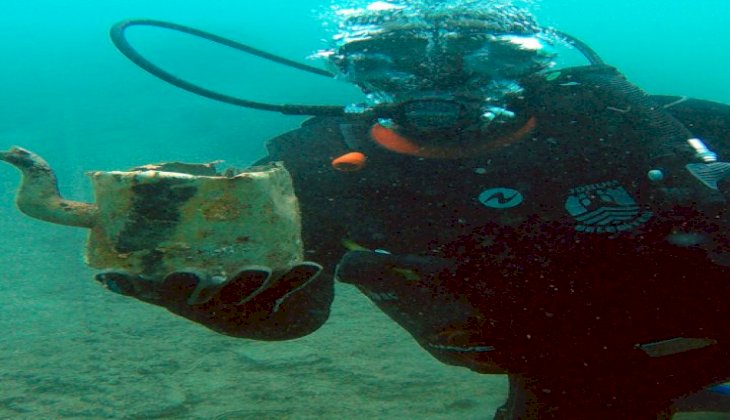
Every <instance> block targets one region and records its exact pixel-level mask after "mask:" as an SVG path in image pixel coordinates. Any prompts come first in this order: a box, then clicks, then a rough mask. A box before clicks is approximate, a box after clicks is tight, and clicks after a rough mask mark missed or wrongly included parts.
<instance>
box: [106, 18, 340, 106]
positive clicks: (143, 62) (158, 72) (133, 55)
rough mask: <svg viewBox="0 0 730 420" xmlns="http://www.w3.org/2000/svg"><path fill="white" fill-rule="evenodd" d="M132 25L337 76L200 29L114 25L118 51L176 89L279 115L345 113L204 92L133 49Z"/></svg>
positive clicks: (112, 32) (139, 22) (142, 21)
mask: <svg viewBox="0 0 730 420" xmlns="http://www.w3.org/2000/svg"><path fill="white" fill-rule="evenodd" d="M132 26H155V27H158V28H164V29H170V30H173V31H178V32H182V33H185V34H189V35H192V36H196V37H199V38H203V39H206V40H208V41H212V42H215V43H218V44H221V45H225V46H227V47H230V48H233V49H236V50H239V51H242V52H245V53H247V54H252V55H255V56H257V57H260V58H263V59H265V60H269V61H273V62H275V63H279V64H282V65H285V66H289V67H293V68H296V69H299V70H303V71H306V72H309V73H313V74H316V75H319V76H325V77H330V78H332V77H334V75H333V74H332V73H330V72H328V71H326V70H322V69H318V68H316V67H312V66H308V65H306V64H302V63H298V62H296V61H292V60H289V59H286V58H283V57H279V56H277V55H274V54H271V53H268V52H266V51H262V50H259V49H256V48H253V47H250V46H248V45H245V44H241V43H239V42H236V41H233V40H230V39H227V38H223V37H220V36H218V35H214V34H211V33H208V32H204V31H201V30H199V29H195V28H191V27H188V26H184V25H178V24H176V23H170V22H164V21H159V20H151V19H134V20H125V21H122V22H119V23H117V24H116V25H114V26H112V28H111V30H110V33H109V35H110V36H111V39H112V42H113V43H114V45H115V46H116V47H117V49H119V51H120V52H121V53H122V54H124V55H125V56H126V57H127V58H129V59H130V60H131V61H132V62H133V63H134V64H136V65H138V66H139V67H141V68H142V69H144V70H146V71H147V72H149V73H150V74H152V75H154V76H156V77H158V78H160V79H162V80H164V81H165V82H167V83H170V84H172V85H174V86H177V87H179V88H181V89H185V90H187V91H189V92H192V93H195V94H197V95H200V96H204V97H206V98H210V99H214V100H216V101H220V102H225V103H228V104H231V105H237V106H242V107H245V108H252V109H259V110H262V111H274V112H280V113H282V114H285V115H321V116H340V115H343V114H344V109H343V107H342V106H339V105H335V106H328V105H278V104H267V103H262V102H255V101H250V100H247V99H242V98H236V97H233V96H229V95H225V94H222V93H219V92H215V91H212V90H209V89H205V88H203V87H201V86H198V85H195V84H193V83H190V82H187V81H185V80H182V79H180V78H179V77H177V76H175V75H173V74H172V73H169V72H167V71H165V70H163V69H162V68H160V67H158V66H157V65H155V64H153V63H152V62H150V61H149V60H147V59H146V58H145V57H143V56H142V55H141V54H140V53H139V52H137V50H135V49H134V47H132V45H131V44H130V43H129V41H128V40H127V38H126V36H125V31H126V30H127V29H128V28H129V27H132Z"/></svg>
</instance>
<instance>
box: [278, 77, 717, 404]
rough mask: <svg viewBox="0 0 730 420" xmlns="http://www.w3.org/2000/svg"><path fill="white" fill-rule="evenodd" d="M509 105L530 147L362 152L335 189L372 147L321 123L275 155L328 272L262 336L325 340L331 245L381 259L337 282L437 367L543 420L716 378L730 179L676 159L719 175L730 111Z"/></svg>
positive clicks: (700, 105) (664, 100)
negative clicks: (707, 154)
mask: <svg viewBox="0 0 730 420" xmlns="http://www.w3.org/2000/svg"><path fill="white" fill-rule="evenodd" d="M666 105H670V106H666ZM523 106H524V109H522V110H521V112H523V113H524V112H526V113H527V114H529V115H530V116H532V117H534V118H535V119H536V122H537V125H536V128H535V129H534V130H533V131H532V132H531V133H530V134H529V135H528V136H526V137H525V138H523V139H522V140H520V141H518V142H515V143H513V144H511V145H508V146H504V147H501V148H499V149H496V150H492V151H489V152H488V153H485V154H483V155H475V156H473V157H469V158H462V159H428V158H418V157H412V156H406V155H401V154H397V153H393V152H389V151H387V150H384V149H381V148H379V147H378V146H377V145H375V144H373V143H372V142H368V141H364V142H363V141H360V142H357V143H358V144H359V145H360V146H362V147H363V148H365V149H366V150H361V151H363V152H365V153H366V155H367V156H368V161H367V164H366V166H365V167H364V168H363V169H362V170H360V171H356V172H341V171H337V170H335V169H333V168H332V166H331V161H332V159H333V158H335V157H337V156H339V155H341V154H343V153H346V152H348V151H351V150H352V148H351V146H352V137H353V136H355V137H357V138H358V139H365V140H367V136H368V132H367V130H366V129H365V128H363V127H359V126H351V125H348V123H347V122H346V121H344V120H340V119H335V118H316V119H312V120H310V121H308V122H306V123H305V124H304V125H303V127H301V128H300V129H298V130H296V131H293V132H290V133H287V134H284V135H282V136H279V137H277V138H275V139H273V140H271V141H270V143H269V145H268V147H269V151H270V155H269V156H268V157H267V158H266V159H264V160H282V161H284V163H285V165H286V167H287V168H288V169H289V171H290V172H291V174H292V176H293V179H294V183H295V189H296V191H297V194H298V197H299V199H300V203H301V209H302V218H303V228H304V231H303V234H304V243H305V249H306V259H308V260H311V261H316V262H319V263H321V264H323V265H324V266H325V269H326V273H325V275H323V276H321V277H320V278H319V279H318V280H317V283H316V284H313V285H312V286H311V288H310V289H309V290H305V291H303V292H302V294H303V295H302V296H301V297H299V299H298V300H299V303H298V304H296V305H294V306H292V308H297V309H291V310H289V309H288V308H287V311H285V312H284V313H282V314H279V315H278V316H280V317H282V318H281V319H279V321H277V324H278V325H284V324H286V320H285V318H286V317H287V316H291V317H292V318H297V319H298V325H300V326H301V331H302V332H308V331H311V330H312V329H314V328H316V327H318V326H319V325H320V324H321V323H322V322H324V320H325V319H326V316H327V307H328V305H329V303H330V299H331V295H332V278H333V271H334V269H335V267H336V264H337V263H338V261H340V259H341V258H342V257H343V255H344V254H345V253H346V252H347V249H346V248H345V247H344V246H343V240H346V241H347V243H357V244H358V245H361V246H363V247H366V248H368V249H373V250H375V249H382V250H386V251H388V252H389V253H391V255H387V254H382V253H380V254H373V253H369V254H367V255H365V254H364V253H361V254H359V255H360V257H358V256H357V255H355V256H352V255H353V254H350V257H349V260H347V259H346V261H344V262H343V264H345V265H346V267H344V271H345V272H346V273H344V274H343V273H340V277H342V280H343V281H346V282H349V283H353V284H355V285H356V286H357V287H358V288H360V289H361V290H362V291H363V292H365V293H366V294H367V295H368V296H369V297H370V298H371V299H372V300H373V301H374V302H375V303H376V304H377V305H378V306H379V307H380V308H381V309H383V310H384V311H385V312H386V313H387V314H388V315H389V316H390V317H391V318H393V319H394V320H395V321H396V322H398V323H399V324H400V325H402V326H403V327H404V328H405V329H407V330H408V331H409V332H410V333H411V334H412V335H413V336H414V337H415V339H416V340H418V342H419V343H420V344H421V345H422V346H423V347H424V348H425V349H426V350H428V351H429V352H431V353H432V354H433V355H434V356H436V357H437V358H438V359H440V360H442V361H444V362H446V363H451V364H457V365H464V366H467V367H470V368H472V369H474V370H476V371H480V372H499V371H508V372H510V373H512V374H515V375H516V376H515V377H516V378H518V380H519V384H520V385H521V386H522V387H523V388H524V390H525V391H526V393H527V396H528V399H530V400H532V403H528V408H527V410H528V412H530V413H532V414H537V415H539V416H540V418H551V417H556V418H602V417H606V418H609V417H611V418H643V417H644V416H646V417H647V418H649V417H651V416H652V413H654V414H655V413H656V412H658V411H660V410H662V409H664V408H666V406H667V404H668V401H670V400H671V399H673V398H676V397H679V396H680V395H682V394H684V393H687V392H691V391H692V390H695V389H700V388H702V387H703V386H706V385H708V384H710V383H713V382H716V381H719V380H722V379H724V378H727V377H730V342H729V341H728V340H730V328H729V327H728V320H730V285H729V284H728V281H730V253H728V250H729V247H730V240H729V239H728V233H727V229H728V223H729V222H728V217H729V216H728V215H727V212H726V209H727V201H726V200H727V198H726V197H727V194H728V185H726V181H725V180H724V179H723V176H724V174H725V172H724V171H725V169H724V168H723V166H722V164H720V165H714V166H705V164H704V163H702V162H701V160H699V159H698V158H696V157H695V151H694V150H693V149H691V148H690V147H689V146H688V145H687V143H686V140H687V139H689V138H691V137H699V138H702V139H703V140H704V141H705V143H706V144H707V145H708V146H709V148H710V149H712V150H714V151H715V152H717V153H718V154H719V155H720V161H722V158H723V157H724V158H729V159H730V108H729V107H727V106H724V105H719V104H715V103H710V102H705V101H697V100H684V101H682V100H680V98H677V97H648V96H647V95H645V94H644V93H642V92H641V91H639V90H638V89H637V88H635V87H633V86H632V85H630V84H629V83H627V82H626V81H625V80H624V79H623V78H622V77H621V76H620V75H619V74H617V73H616V72H615V71H614V70H613V69H611V68H607V67H586V68H577V69H568V70H564V71H562V72H559V73H555V74H553V75H551V77H549V78H541V79H540V80H538V81H535V80H533V81H532V82H530V83H528V84H527V89H526V91H525V98H524V100H523ZM343 133H344V134H343ZM486 141H488V139H487V140H486ZM687 164H695V165H700V166H695V172H697V170H700V171H702V170H703V169H707V171H705V172H706V173H709V175H707V174H705V175H704V176H705V178H706V180H707V179H709V182H710V184H712V182H714V181H717V182H718V185H717V188H712V186H711V185H710V186H708V185H706V184H705V183H703V182H702V181H701V180H700V177H702V176H701V175H694V174H693V173H691V172H690V170H688V168H687V167H686V165H687ZM703 173H704V172H703ZM707 177H709V178H707ZM713 177H714V178H713ZM727 178H728V179H730V177H727ZM406 255H411V256H410V257H408V256H406ZM414 255H418V256H420V257H415V256H414ZM363 256H364V258H361V257H363ZM401 256H404V257H401ZM363 261H364V262H363ZM379 261H380V262H381V263H380V264H378V262H379ZM368 262H372V263H373V264H368ZM302 309H305V310H307V311H310V312H309V314H308V315H305V316H304V319H305V320H306V321H303V319H302V316H303V315H302V313H298V311H300V310H302ZM290 332H291V333H293V334H295V333H296V331H293V330H290ZM627 416H628V417H627Z"/></svg>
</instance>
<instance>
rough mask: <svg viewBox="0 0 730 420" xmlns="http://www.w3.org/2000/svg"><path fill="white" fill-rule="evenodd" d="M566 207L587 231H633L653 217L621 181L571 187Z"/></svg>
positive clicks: (578, 225) (580, 228) (577, 228)
mask: <svg viewBox="0 0 730 420" xmlns="http://www.w3.org/2000/svg"><path fill="white" fill-rule="evenodd" d="M565 209H566V210H567V211H568V213H569V214H570V215H571V216H573V217H574V218H575V220H576V221H577V222H578V224H577V225H576V226H575V229H576V230H577V231H579V232H585V233H614V232H623V231H627V230H632V229H635V228H637V227H639V226H640V225H642V224H644V223H646V222H647V221H648V220H649V219H651V217H652V213H651V212H650V211H646V210H643V209H642V208H641V207H640V206H639V205H638V204H637V203H636V201H635V200H634V199H633V198H631V196H630V195H629V193H628V192H627V191H626V189H625V188H624V187H622V186H621V185H620V184H619V183H618V181H608V182H601V183H598V184H590V185H584V186H582V187H576V188H572V189H571V190H570V196H569V197H568V199H567V200H566V201H565Z"/></svg>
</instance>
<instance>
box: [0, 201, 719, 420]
mask: <svg viewBox="0 0 730 420" xmlns="http://www.w3.org/2000/svg"><path fill="white" fill-rule="evenodd" d="M4 193H6V192H4ZM3 195H4V196H7V194H3ZM3 204H4V203H3ZM0 207H1V208H0V232H2V236H0V264H1V265H2V267H3V268H4V276H3V278H2V280H0V302H2V303H1V304H0V328H1V331H2V346H0V418H13V419H15V418H18V419H38V418H69V419H74V418H89V419H95V418H140V419H142V418H144V419H148V418H170V419H315V418H316V419H341V418H350V419H376V418H377V419H491V418H492V416H493V413H494V410H495V409H496V408H497V407H498V406H499V405H501V404H502V402H503V401H504V399H505V397H506V379H505V377H504V376H501V375H479V374H476V373H473V372H470V371H468V370H466V369H463V368H457V367H451V366H445V365H443V364H441V363H439V362H438V361H436V360H434V359H433V358H431V357H430V356H429V355H428V354H427V353H426V352H425V351H424V350H422V349H421V348H419V347H418V346H417V345H416V343H415V342H414V341H413V340H412V339H411V338H410V337H409V336H408V334H406V333H405V332H404V331H403V330H401V329H400V327H398V326H397V325H396V324H395V323H393V322H391V321H390V320H389V319H388V318H387V317H386V316H385V315H383V314H382V313H381V312H379V311H378V309H377V308H376V307H375V306H374V305H372V304H371V303H370V301H369V300H368V299H367V298H365V297H364V296H363V295H361V294H360V293H359V292H357V291H356V290H355V289H354V288H352V287H350V286H348V285H343V284H339V285H337V298H336V301H335V304H334V306H333V311H332V316H331V318H330V320H329V322H328V323H327V324H326V325H325V326H324V327H322V328H321V329H320V330H319V331H317V332H316V333H314V334H312V335H310V336H308V337H304V338H301V339H298V340H293V341H288V342H274V343H270V342H257V341H251V340H244V339H236V338H230V337H225V336H222V335H219V334H216V333H213V332H211V331H208V330H207V329H205V328H203V327H201V326H198V325H196V324H193V323H191V322H188V321H186V320H184V319H182V318H179V317H176V316H173V315H171V314H169V313H168V312H166V311H165V310H164V309H161V308H157V307H154V306H151V305H147V304H143V303H140V302H137V301H135V300H133V299H129V298H125V297H122V296H118V295H115V294H112V293H110V292H108V291H106V290H104V289H103V288H102V287H100V286H99V285H97V284H95V282H94V281H92V276H93V274H94V272H93V271H92V270H90V269H88V268H86V267H85V266H84V264H83V259H82V250H83V244H84V240H85V233H84V231H83V230H80V229H73V228H67V227H60V226H52V225H48V224H45V223H42V222H37V221H34V220H29V219H26V218H22V217H20V216H19V215H18V213H17V210H15V209H14V208H12V207H9V206H8V207H4V206H3V205H2V204H0ZM675 418H682V419H716V418H728V417H719V416H716V415H698V414H692V415H690V414H685V415H679V416H676V417H675Z"/></svg>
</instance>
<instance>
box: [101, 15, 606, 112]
mask: <svg viewBox="0 0 730 420" xmlns="http://www.w3.org/2000/svg"><path fill="white" fill-rule="evenodd" d="M131 26H154V27H158V28H164V29H170V30H173V31H177V32H182V33H185V34H189V35H193V36H197V37H199V38H203V39H207V40H209V41H212V42H215V43H218V44H221V45H225V46H227V47H230V48H233V49H236V50H238V51H242V52H245V53H247V54H251V55H254V56H256V57H260V58H263V59H265V60H269V61H273V62H275V63H278V64H282V65H285V66H289V67H292V68H295V69H298V70H303V71H306V72H309V73H312V74H316V75H318V76H325V77H328V78H333V77H334V74H332V73H330V72H328V71H326V70H322V69H319V68H317V67H312V66H308V65H306V64H302V63H299V62H296V61H292V60H289V59H287V58H284V57H280V56H278V55H274V54H271V53H268V52H266V51H262V50H259V49H256V48H253V47H250V46H248V45H245V44H241V43H239V42H236V41H233V40H230V39H227V38H223V37H220V36H218V35H214V34H211V33H208V32H205V31H201V30H199V29H195V28H191V27H188V26H184V25H178V24H176V23H170V22H163V21H159V20H151V19H134V20H125V21H122V22H119V23H117V24H116V25H114V26H112V28H111V30H110V36H111V39H112V42H114V45H115V46H116V47H117V48H118V49H119V51H121V52H122V54H124V55H125V56H126V57H127V58H129V59H130V60H132V62H133V63H135V64H136V65H138V66H139V67H141V68H143V69H144V70H146V71H147V72H149V73H150V74H152V75H154V76H156V77H158V78H160V79H162V80H164V81H165V82H167V83H170V84H171V85H174V86H177V87H179V88H181V89H185V90H187V91H189V92H192V93H195V94H197V95H200V96H204V97H206V98H210V99H214V100H216V101H220V102H225V103H227V104H231V105H237V106H242V107H246V108H253V109H259V110H263V111H274V112H280V113H282V114H286V115H318V116H332V117H336V116H341V115H344V114H345V107H344V106H341V105H279V104H267V103H263V102H255V101H251V100H248V99H242V98H236V97H234V96H229V95H225V94H222V93H219V92H215V91H212V90H209V89H205V88H203V87H201V86H198V85H195V84H193V83H190V82H187V81H185V80H182V79H180V78H179V77H177V76H175V75H173V74H172V73H169V72H167V71H165V70H163V69H162V68H160V67H158V66H156V65H155V64H153V63H152V62H150V61H149V60H147V59H146V58H144V57H143V56H142V55H141V54H140V53H138V52H137V50H135V49H134V47H132V45H131V44H130V43H129V41H128V40H127V38H126V36H125V35H126V34H125V31H126V30H127V28H129V27H131ZM554 32H555V33H556V34H558V35H560V36H562V37H563V38H565V39H566V40H567V41H568V42H569V43H570V44H571V45H572V46H573V47H575V48H576V49H577V50H578V51H580V53H581V54H583V55H584V56H585V58H586V59H587V60H588V61H589V62H590V63H591V64H592V65H603V64H604V62H603V60H602V59H601V57H599V56H598V54H596V52H595V51H593V49H591V47H589V46H588V45H587V44H585V43H584V42H583V41H581V40H579V39H577V38H575V37H573V36H571V35H568V34H566V33H564V32H560V31H554Z"/></svg>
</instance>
